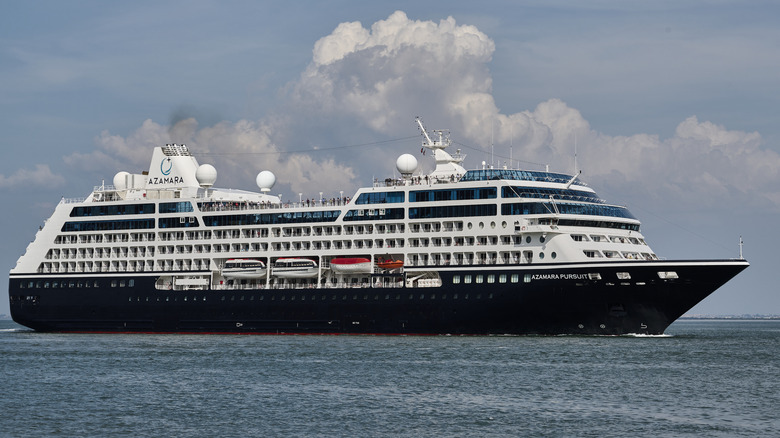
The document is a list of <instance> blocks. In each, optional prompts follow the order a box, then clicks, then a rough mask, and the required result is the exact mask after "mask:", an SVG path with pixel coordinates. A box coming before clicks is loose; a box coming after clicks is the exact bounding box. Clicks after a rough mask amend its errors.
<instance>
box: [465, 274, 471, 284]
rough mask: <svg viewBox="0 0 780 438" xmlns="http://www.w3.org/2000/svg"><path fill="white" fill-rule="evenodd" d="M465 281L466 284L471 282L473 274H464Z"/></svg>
mask: <svg viewBox="0 0 780 438" xmlns="http://www.w3.org/2000/svg"><path fill="white" fill-rule="evenodd" d="M463 282H464V283H466V284H471V275H464V276H463Z"/></svg>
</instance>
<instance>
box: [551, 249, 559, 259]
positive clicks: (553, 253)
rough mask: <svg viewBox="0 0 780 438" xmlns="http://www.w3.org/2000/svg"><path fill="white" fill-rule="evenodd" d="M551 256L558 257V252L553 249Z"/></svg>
mask: <svg viewBox="0 0 780 438" xmlns="http://www.w3.org/2000/svg"><path fill="white" fill-rule="evenodd" d="M550 257H552V258H556V257H558V254H557V253H556V252H555V251H553V252H552V253H550Z"/></svg>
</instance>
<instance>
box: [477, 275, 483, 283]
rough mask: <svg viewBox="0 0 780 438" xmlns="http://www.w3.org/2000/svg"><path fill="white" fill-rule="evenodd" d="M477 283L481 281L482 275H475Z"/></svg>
mask: <svg viewBox="0 0 780 438" xmlns="http://www.w3.org/2000/svg"><path fill="white" fill-rule="evenodd" d="M477 283H482V276H481V275H477Z"/></svg>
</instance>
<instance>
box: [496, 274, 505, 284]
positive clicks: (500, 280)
mask: <svg viewBox="0 0 780 438" xmlns="http://www.w3.org/2000/svg"><path fill="white" fill-rule="evenodd" d="M498 282H499V283H506V274H501V275H499V276H498Z"/></svg>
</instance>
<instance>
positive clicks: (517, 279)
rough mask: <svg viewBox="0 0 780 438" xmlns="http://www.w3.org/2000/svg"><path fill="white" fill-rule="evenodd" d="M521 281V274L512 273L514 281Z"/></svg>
mask: <svg viewBox="0 0 780 438" xmlns="http://www.w3.org/2000/svg"><path fill="white" fill-rule="evenodd" d="M519 281H520V276H519V275H517V274H512V283H517V282H519Z"/></svg>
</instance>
